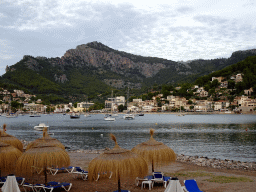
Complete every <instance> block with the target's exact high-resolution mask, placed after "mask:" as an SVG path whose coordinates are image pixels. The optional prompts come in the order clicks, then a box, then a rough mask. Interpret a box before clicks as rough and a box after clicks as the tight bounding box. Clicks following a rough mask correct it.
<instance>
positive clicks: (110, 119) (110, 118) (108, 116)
mask: <svg viewBox="0 0 256 192" xmlns="http://www.w3.org/2000/svg"><path fill="white" fill-rule="evenodd" d="M104 120H105V121H115V120H116V118H115V117H112V115H105V117H104Z"/></svg>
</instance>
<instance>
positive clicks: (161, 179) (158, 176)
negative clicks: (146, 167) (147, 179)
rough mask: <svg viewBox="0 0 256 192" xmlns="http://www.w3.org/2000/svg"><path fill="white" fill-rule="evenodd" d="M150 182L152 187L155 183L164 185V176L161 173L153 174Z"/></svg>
mask: <svg viewBox="0 0 256 192" xmlns="http://www.w3.org/2000/svg"><path fill="white" fill-rule="evenodd" d="M152 182H153V183H152V186H154V184H155V183H163V185H164V183H165V182H164V174H163V173H162V172H154V173H153V179H152Z"/></svg>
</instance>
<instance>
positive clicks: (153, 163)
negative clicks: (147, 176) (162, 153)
mask: <svg viewBox="0 0 256 192" xmlns="http://www.w3.org/2000/svg"><path fill="white" fill-rule="evenodd" d="M154 171H155V170H154V161H153V159H152V173H154Z"/></svg>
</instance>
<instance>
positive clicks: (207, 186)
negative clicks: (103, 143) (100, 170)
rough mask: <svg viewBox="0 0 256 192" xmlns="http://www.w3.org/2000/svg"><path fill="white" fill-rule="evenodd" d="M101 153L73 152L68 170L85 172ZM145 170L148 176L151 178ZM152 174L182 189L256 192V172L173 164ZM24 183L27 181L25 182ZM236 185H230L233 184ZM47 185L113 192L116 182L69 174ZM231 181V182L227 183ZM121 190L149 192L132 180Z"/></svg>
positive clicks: (159, 188)
mask: <svg viewBox="0 0 256 192" xmlns="http://www.w3.org/2000/svg"><path fill="white" fill-rule="evenodd" d="M100 153H102V151H89V152H88V151H75V152H69V155H70V159H71V166H79V167H82V168H83V169H84V170H88V165H89V162H90V161H91V160H92V159H93V158H95V157H97V156H98V155H99V154H100ZM150 170H151V169H150V166H149V172H148V174H149V175H150V174H151V171H150ZM155 171H161V172H164V175H165V176H170V177H177V178H178V179H179V181H180V183H181V186H184V180H185V179H195V180H196V181H197V184H198V186H199V188H200V190H202V191H204V192H233V191H238V192H247V191H248V192H252V191H254V190H255V189H256V171H253V170H246V169H227V168H212V167H207V166H199V165H196V164H194V163H192V162H180V161H176V162H175V163H171V164H170V165H168V166H163V167H161V168H156V170H155ZM212 179H220V182H223V181H225V179H227V180H228V181H227V182H228V183H219V182H217V181H218V180H217V181H215V182H212V181H211V180H212ZM26 180H27V179H26ZM32 180H33V182H44V176H43V175H36V176H35V177H33V179H32ZM237 180H239V181H238V182H234V181H237ZM48 181H58V182H70V183H72V188H71V190H70V191H74V192H84V191H88V192H96V191H97V192H111V191H115V190H117V180H116V179H114V178H111V179H109V178H106V177H100V178H99V180H98V181H84V180H82V179H80V178H76V177H75V174H72V173H57V174H56V175H54V176H53V175H50V174H49V175H48ZM231 181H233V182H231ZM121 187H122V189H125V190H130V191H131V192H139V191H149V188H148V186H146V187H145V188H143V189H141V185H139V186H136V184H135V178H122V177H121ZM164 190H165V188H164V187H163V185H162V184H156V185H154V187H153V188H152V189H151V191H152V192H160V191H161V192H164Z"/></svg>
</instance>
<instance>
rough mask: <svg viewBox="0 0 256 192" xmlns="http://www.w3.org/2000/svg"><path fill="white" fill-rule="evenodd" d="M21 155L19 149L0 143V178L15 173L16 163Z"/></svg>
mask: <svg viewBox="0 0 256 192" xmlns="http://www.w3.org/2000/svg"><path fill="white" fill-rule="evenodd" d="M0 135H1V132H0ZM21 155H22V152H21V151H20V150H19V149H17V148H15V147H13V146H12V145H9V144H6V143H3V142H0V162H1V163H0V176H1V174H2V175H8V174H11V173H14V171H15V164H16V161H17V160H18V158H19V157H20V156H21Z"/></svg>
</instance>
